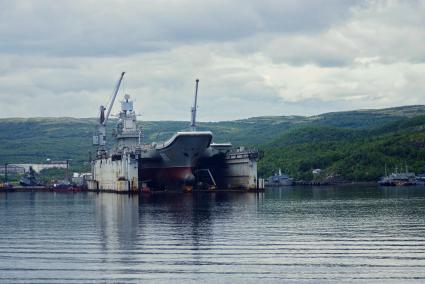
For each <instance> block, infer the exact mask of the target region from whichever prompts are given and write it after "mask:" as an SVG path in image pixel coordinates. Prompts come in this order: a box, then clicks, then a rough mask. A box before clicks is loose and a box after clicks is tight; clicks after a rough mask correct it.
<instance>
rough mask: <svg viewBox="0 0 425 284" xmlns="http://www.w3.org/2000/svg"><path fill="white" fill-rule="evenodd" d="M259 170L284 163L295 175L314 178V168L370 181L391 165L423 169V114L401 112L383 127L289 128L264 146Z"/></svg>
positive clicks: (271, 169)
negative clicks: (393, 120) (354, 128)
mask: <svg viewBox="0 0 425 284" xmlns="http://www.w3.org/2000/svg"><path fill="white" fill-rule="evenodd" d="M263 149H264V158H263V159H262V160H261V161H260V164H259V168H260V174H262V175H264V176H267V175H271V174H272V173H273V172H274V171H276V169H278V168H281V169H282V170H284V171H286V172H288V173H289V174H290V175H292V176H294V177H296V178H297V179H304V180H311V179H313V175H312V170H313V169H317V168H320V169H322V170H323V175H322V176H321V177H320V178H325V177H326V176H335V175H337V176H339V178H340V179H343V180H349V181H372V180H376V179H378V178H379V177H380V176H382V175H383V174H384V168H385V165H387V166H389V167H390V169H391V170H392V169H394V168H395V167H398V168H399V169H400V168H402V169H404V168H405V166H406V165H408V166H409V169H410V170H412V171H414V172H417V173H419V172H425V115H421V116H417V117H413V118H401V119H399V120H398V121H395V122H390V123H388V124H385V125H383V126H381V127H376V128H369V129H362V130H358V129H356V130H353V129H348V128H336V127H329V126H320V127H312V126H301V127H299V128H295V129H291V130H289V131H288V132H286V133H284V134H283V135H282V136H280V137H279V138H277V139H275V140H274V141H272V142H270V143H268V144H267V145H264V146H263Z"/></svg>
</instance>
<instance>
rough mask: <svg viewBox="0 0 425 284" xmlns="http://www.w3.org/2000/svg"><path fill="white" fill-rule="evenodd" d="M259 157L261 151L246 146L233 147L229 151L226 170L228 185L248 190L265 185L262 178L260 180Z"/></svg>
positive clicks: (228, 186)
mask: <svg viewBox="0 0 425 284" xmlns="http://www.w3.org/2000/svg"><path fill="white" fill-rule="evenodd" d="M258 158H259V152H258V151H257V150H252V149H248V150H246V149H245V148H244V147H239V148H236V149H233V150H231V151H230V152H229V153H227V155H226V158H225V171H224V174H225V176H224V179H225V181H226V187H227V188H244V189H248V190H250V189H251V190H252V189H259V188H262V187H264V185H263V183H262V182H261V180H260V181H259V180H258V174H257V160H258Z"/></svg>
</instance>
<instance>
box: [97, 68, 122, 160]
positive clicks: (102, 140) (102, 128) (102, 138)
mask: <svg viewBox="0 0 425 284" xmlns="http://www.w3.org/2000/svg"><path fill="white" fill-rule="evenodd" d="M124 74H125V72H122V73H121V76H120V78H119V80H118V82H117V84H116V85H115V89H114V92H113V93H112V95H111V97H110V99H109V101H108V104H107V108H106V107H104V106H100V116H99V124H98V125H97V126H96V132H95V134H94V135H93V145H96V146H99V149H98V153H99V152H104V151H105V149H104V146H105V145H106V123H107V122H108V119H109V115H110V114H111V110H112V107H113V105H114V102H115V98H116V97H117V94H118V91H119V89H120V86H121V82H122V79H123V77H124ZM105 110H107V112H106V115H105Z"/></svg>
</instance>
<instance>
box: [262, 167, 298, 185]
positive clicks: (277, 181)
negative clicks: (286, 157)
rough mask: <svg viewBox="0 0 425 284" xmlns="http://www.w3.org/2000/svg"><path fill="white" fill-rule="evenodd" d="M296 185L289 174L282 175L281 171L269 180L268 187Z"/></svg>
mask: <svg viewBox="0 0 425 284" xmlns="http://www.w3.org/2000/svg"><path fill="white" fill-rule="evenodd" d="M289 185H294V180H293V179H292V178H291V177H289V176H288V175H287V174H282V171H281V169H279V172H278V173H276V174H275V175H273V176H271V177H269V178H267V180H266V186H289Z"/></svg>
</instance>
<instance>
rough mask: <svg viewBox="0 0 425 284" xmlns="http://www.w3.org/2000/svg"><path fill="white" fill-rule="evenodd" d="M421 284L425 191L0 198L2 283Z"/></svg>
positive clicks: (21, 194) (308, 189)
mask: <svg viewBox="0 0 425 284" xmlns="http://www.w3.org/2000/svg"><path fill="white" fill-rule="evenodd" d="M147 280H151V281H152V282H174V283H175V282H183V283H188V282H197V283H198V282H200V281H202V282H207V283H208V282H214V283H235V282H239V283H256V282H295V281H301V282H311V283H318V282H327V281H334V282H342V281H348V282H367V283H370V282H377V283H381V282H408V281H413V282H423V281H425V188H424V187H409V188H379V187H313V188H312V187H293V188H292V187H287V188H276V189H269V190H267V191H266V192H265V193H235V192H233V193H229V192H227V193H224V192H223V193H219V192H217V193H193V194H181V193H175V194H172V193H168V194H156V195H151V196H148V195H145V196H128V195H116V194H110V193H103V194H96V193H52V192H11V193H0V282H1V283H19V282H25V283H51V282H54V283H69V282H70V283H86V282H102V283H103V282H119V283H122V282H124V283H128V282H130V283H132V282H134V283H139V282H146V281H147Z"/></svg>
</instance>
